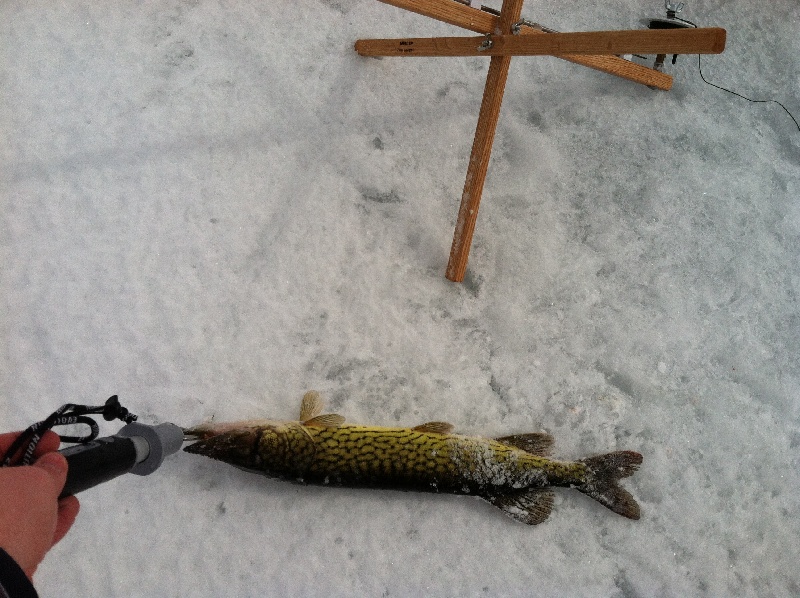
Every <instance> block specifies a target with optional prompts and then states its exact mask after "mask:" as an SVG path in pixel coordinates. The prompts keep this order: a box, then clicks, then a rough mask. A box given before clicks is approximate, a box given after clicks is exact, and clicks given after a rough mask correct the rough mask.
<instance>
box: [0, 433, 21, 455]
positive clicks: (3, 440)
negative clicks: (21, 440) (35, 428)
mask: <svg viewBox="0 0 800 598" xmlns="http://www.w3.org/2000/svg"><path fill="white" fill-rule="evenodd" d="M17 436H19V432H6V433H5V434H0V453H5V452H6V451H7V450H8V447H10V446H11V443H12V442H14V440H16V438H17Z"/></svg>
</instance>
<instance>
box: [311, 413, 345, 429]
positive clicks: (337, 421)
mask: <svg viewBox="0 0 800 598" xmlns="http://www.w3.org/2000/svg"><path fill="white" fill-rule="evenodd" d="M343 423H344V417H343V416H341V415H339V414H338V413H326V414H325V415H318V416H316V417H312V418H311V419H307V420H306V421H304V422H303V425H304V426H312V427H315V428H338V427H339V426H341V425H342V424H343Z"/></svg>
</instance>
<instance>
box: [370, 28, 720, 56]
mask: <svg viewBox="0 0 800 598" xmlns="http://www.w3.org/2000/svg"><path fill="white" fill-rule="evenodd" d="M487 41H489V42H490V44H487V43H486V42H487ZM487 45H489V46H490V47H486V46H487ZM355 47H356V51H357V52H358V53H359V54H361V55H362V56H547V55H550V56H561V55H564V54H581V55H614V54H719V53H720V52H722V51H723V50H724V49H725V30H724V29H721V28H718V27H707V28H700V29H695V28H691V29H689V28H687V29H654V30H649V29H642V30H630V31H584V32H576V33H548V34H546V35H535V36H534V35H493V36H490V37H488V38H486V37H428V38H403V39H366V40H359V41H357V42H356V46H355Z"/></svg>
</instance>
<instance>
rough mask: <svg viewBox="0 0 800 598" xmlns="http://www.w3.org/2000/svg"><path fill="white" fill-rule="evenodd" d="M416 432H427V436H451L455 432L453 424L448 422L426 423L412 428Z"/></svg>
mask: <svg viewBox="0 0 800 598" xmlns="http://www.w3.org/2000/svg"><path fill="white" fill-rule="evenodd" d="M411 429H412V430H414V431H415V432H425V433H427V434H449V433H450V432H452V431H453V424H448V423H447V422H425V423H424V424H420V425H418V426H414V427H413V428H411Z"/></svg>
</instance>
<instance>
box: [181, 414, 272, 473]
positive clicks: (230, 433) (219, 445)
mask: <svg viewBox="0 0 800 598" xmlns="http://www.w3.org/2000/svg"><path fill="white" fill-rule="evenodd" d="M281 427H282V425H281V422H273V421H271V420H250V421H241V422H228V423H206V424H201V425H199V426H195V427H194V428H189V429H187V430H185V431H184V434H185V436H186V438H187V439H199V441H198V442H195V443H194V444H190V445H189V446H187V447H186V448H184V449H183V450H184V451H186V452H187V453H193V454H195V455H204V456H206V457H210V458H211V459H216V460H218V461H224V462H225V463H228V464H230V465H235V466H236V467H241V468H244V469H254V468H256V467H257V466H258V464H259V461H260V452H261V451H260V446H261V445H262V443H266V444H271V443H274V442H275V439H276V438H277V437H278V435H279V429H280V428H281Z"/></svg>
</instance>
